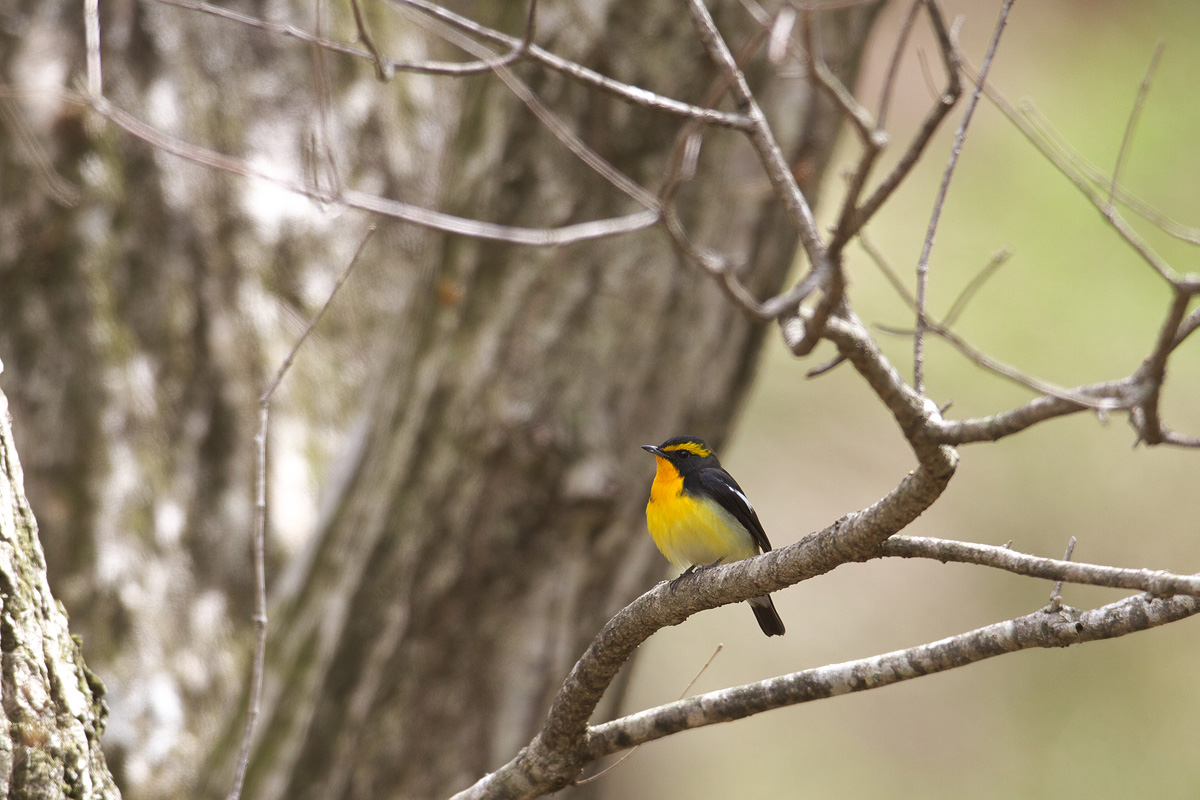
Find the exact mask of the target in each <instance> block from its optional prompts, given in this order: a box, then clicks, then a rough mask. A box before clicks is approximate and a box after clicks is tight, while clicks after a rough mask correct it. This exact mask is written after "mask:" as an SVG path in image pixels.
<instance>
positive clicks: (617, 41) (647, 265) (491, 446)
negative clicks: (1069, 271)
mask: <svg viewBox="0 0 1200 800" xmlns="http://www.w3.org/2000/svg"><path fill="white" fill-rule="evenodd" d="M738 16H739V15H735V14H732V13H731V14H730V15H729V17H730V18H731V19H734V18H737V17H738ZM869 17H870V13H869V12H867V11H865V10H863V9H855V10H853V11H852V12H850V13H849V14H846V15H843V16H841V17H838V18H837V20H838V22H839V23H840V24H837V25H829V26H827V28H828V29H830V30H833V31H836V33H837V35H836V36H834V37H831V40H830V42H829V43H828V45H827V50H826V52H827V53H834V54H843V53H844V54H846V55H845V57H844V60H843V59H842V58H838V57H836V56H835V58H834V60H835V62H841V63H842V64H843V65H845V64H852V63H854V61H853V58H852V56H851V54H853V53H857V51H858V49H859V48H860V47H861V44H862V39H863V37H864V36H865V33H866V24H865V23H866V20H868V19H869ZM596 18H597V19H602V20H603V21H604V25H603V26H602V27H600V28H598V29H596V31H595V38H592V37H591V36H585V35H584V33H583V32H582V31H581V29H580V28H579V27H576V26H573V25H571V24H570V20H566V19H555V18H554V16H553V11H552V10H550V9H548V10H546V11H545V12H544V13H543V16H542V20H541V24H540V26H539V41H541V42H542V43H543V44H544V45H545V46H547V47H548V48H549V49H552V50H554V51H555V52H558V53H560V54H563V55H566V56H567V57H568V58H573V59H577V60H579V61H581V62H583V63H585V64H587V65H589V66H593V67H597V68H599V69H602V70H604V71H607V72H611V73H613V74H616V75H618V76H620V77H621V78H622V79H624V80H627V81H629V82H632V83H637V84H639V85H646V86H653V87H655V88H656V89H657V90H658V91H661V92H663V93H665V94H668V95H672V96H676V97H681V98H685V99H689V100H692V101H696V100H698V99H699V98H701V97H702V96H703V94H704V92H705V90H706V88H707V87H708V85H709V83H710V82H711V81H712V79H713V78H714V71H713V69H712V67H711V66H710V64H709V63H708V60H707V58H706V56H705V55H704V53H703V51H702V50H701V48H700V47H699V46H698V45H697V43H696V38H695V35H694V31H693V30H692V29H691V28H690V24H689V23H688V21H687V18H686V16H685V15H683V14H681V13H680V9H679V7H678V6H677V5H676V4H674V3H653V4H645V3H642V2H636V3H635V2H616V3H609V4H607V5H604V6H602V7H601V8H600V9H598V10H597V11H596ZM727 24H730V29H729V30H727V35H728V36H730V38H731V39H732V40H733V41H735V42H737V41H741V40H743V39H744V38H745V37H746V35H747V33H748V30H747V29H745V28H742V29H741V30H740V31H739V30H737V25H735V24H732V23H727ZM739 24H740V23H739ZM649 31H656V32H657V37H656V38H654V39H652V40H651V39H648V36H649V34H648V32H649ZM842 71H843V74H845V73H846V72H847V70H846V69H845V67H844V66H843V70H842ZM526 77H527V79H528V80H529V81H530V82H531V84H532V85H533V87H534V88H535V90H536V91H537V93H538V94H539V96H541V97H543V98H546V99H547V102H549V103H550V104H551V105H552V106H553V107H554V108H555V110H556V111H557V112H558V113H559V114H560V115H562V116H563V117H564V118H565V119H566V120H567V121H568V124H570V125H571V127H573V128H574V129H575V130H579V131H582V132H584V134H585V136H586V137H587V139H588V142H589V144H591V145H592V146H593V147H595V148H596V149H597V150H599V151H600V152H601V154H602V155H604V156H605V157H606V158H608V159H609V160H610V161H611V162H612V163H614V164H615V165H616V166H617V167H618V168H619V169H621V170H622V171H624V172H625V173H626V174H628V175H631V176H633V177H634V178H635V179H636V180H639V181H640V182H643V183H644V184H648V185H653V183H654V181H655V177H656V176H657V175H659V174H660V173H661V170H662V167H663V163H664V159H665V157H666V152H667V149H668V148H669V146H670V144H671V142H672V139H673V134H674V132H675V131H676V130H678V126H679V123H678V122H677V121H675V120H671V119H663V118H654V117H653V115H643V114H640V113H639V114H635V115H633V116H632V117H631V116H630V113H629V110H628V109H627V108H625V107H623V106H621V105H620V104H619V103H618V102H617V101H615V100H611V99H609V98H606V97H597V96H595V94H594V93H593V92H591V91H589V90H586V89H583V88H581V87H579V86H577V85H573V84H571V83H569V82H567V81H565V80H563V79H562V78H561V77H559V76H553V75H550V76H547V75H545V74H536V73H533V74H529V75H527V76H526ZM759 79H760V81H761V80H762V76H759ZM441 90H442V91H445V92H461V95H460V96H459V97H460V99H456V100H455V103H456V104H458V106H459V107H460V108H461V113H460V116H459V117H458V118H457V119H456V120H455V121H454V122H455V125H456V128H457V129H456V130H454V131H452V132H451V136H450V141H449V144H448V146H447V150H446V154H445V164H446V172H445V173H444V177H443V179H442V186H443V187H444V188H443V197H444V200H443V201H442V203H441V205H442V207H449V208H451V209H453V210H459V209H461V210H462V212H463V213H470V214H471V215H473V216H481V217H483V218H486V219H490V220H497V221H500V222H505V223H514V224H523V225H560V224H567V223H570V222H575V221H580V220H587V219H595V218H601V217H605V216H611V215H613V214H616V213H618V212H621V211H624V210H626V209H627V208H628V201H626V200H625V199H624V198H621V197H619V196H617V195H616V193H615V192H613V191H611V190H610V189H608V187H606V186H604V185H603V184H602V183H601V182H600V180H599V179H598V178H597V177H596V176H595V175H593V174H591V173H590V172H588V171H587V169H586V168H584V167H583V166H581V165H580V164H579V163H578V162H576V161H575V160H574V158H573V157H572V156H570V155H569V154H568V153H566V152H565V150H564V149H563V148H561V147H560V146H558V145H557V144H556V143H555V142H554V141H553V140H552V139H550V138H549V136H548V135H547V134H546V133H545V132H544V131H542V130H540V129H539V128H538V126H537V123H536V122H535V121H534V120H533V119H532V117H531V116H530V115H529V114H527V113H525V112H524V110H523V109H521V108H519V107H514V104H513V103H512V101H511V99H510V98H508V97H507V94H506V90H505V89H504V88H503V86H501V85H499V83H498V82H497V81H494V80H481V81H472V82H469V83H463V84H458V85H453V86H446V87H443V88H442V89H441ZM759 91H760V96H762V97H764V98H766V99H767V103H768V105H769V107H770V108H771V110H772V111H773V112H774V114H775V115H776V116H777V118H779V119H780V120H781V121H782V122H783V124H782V125H781V128H782V131H783V133H782V138H783V144H784V147H785V148H786V152H787V153H788V154H789V155H790V157H791V158H792V161H793V163H795V164H797V166H798V169H800V170H801V171H802V172H803V174H805V175H807V176H808V180H807V181H806V184H807V188H808V189H809V190H810V191H811V190H812V189H813V188H814V186H815V183H816V180H817V178H818V177H819V175H820V174H821V168H822V166H823V165H824V162H825V160H826V159H827V158H828V150H829V147H830V145H831V144H832V141H833V131H834V128H835V127H836V121H835V119H834V118H832V117H831V116H830V115H828V113H827V109H826V107H825V106H824V104H823V103H822V102H820V101H819V98H817V97H814V95H813V94H811V92H810V90H809V87H808V86H807V85H806V84H805V83H803V82H795V81H793V82H791V83H790V84H784V83H781V82H774V83H771V84H770V85H769V86H768V85H761V84H760V87H759ZM641 117H648V119H643V118H641ZM482 137H486V142H485V143H484V144H485V145H486V146H485V147H481V142H480V139H481V138H482ZM805 159H807V160H808V162H809V163H803V164H801V162H802V160H805ZM467 165H469V167H470V168H469V169H467V168H464V167H465V166H467ZM763 183H764V182H763V179H762V178H761V171H760V170H759V169H757V167H756V165H755V164H753V162H752V159H751V155H750V153H749V151H748V149H747V148H744V146H741V143H740V142H737V141H736V140H735V137H734V136H732V135H714V136H710V137H709V140H708V144H707V150H706V155H705V159H704V163H703V166H702V175H701V178H700V179H698V181H697V186H698V188H697V189H696V190H695V191H690V192H688V196H687V198H686V200H685V205H684V209H685V218H686V219H687V221H688V223H689V224H690V225H691V227H692V229H693V230H695V231H697V232H698V235H699V236H700V237H701V238H702V239H703V240H705V241H707V242H712V243H719V244H720V245H721V246H722V247H723V248H725V249H726V250H728V251H730V252H732V253H733V254H734V255H735V257H739V258H743V259H744V260H745V263H746V265H747V267H746V271H745V276H744V278H745V280H746V282H747V283H748V284H749V285H751V286H752V287H753V288H754V289H755V290H756V291H758V292H760V293H763V294H766V293H768V292H773V291H776V290H777V289H778V288H779V287H780V286H781V284H782V281H783V279H784V276H785V273H786V272H787V270H788V267H789V265H790V260H791V257H792V254H793V251H794V247H795V233H794V231H793V230H792V229H790V228H789V226H787V225H786V224H785V223H784V222H783V220H782V217H781V214H780V213H779V211H778V205H777V203H775V202H774V201H773V199H772V198H771V197H770V196H769V195H768V194H767V193H765V192H764V191H763ZM423 238H424V240H425V242H426V251H425V254H424V257H423V263H424V264H425V265H426V268H425V269H422V270H415V271H412V273H411V278H410V281H411V282H410V285H409V286H408V287H407V288H406V291H405V293H404V296H403V298H402V303H401V305H400V307H399V308H398V313H397V316H396V320H395V328H394V333H393V335H392V336H391V341H392V342H393V347H392V351H391V353H390V354H389V358H388V361H387V363H386V365H385V368H384V369H383V370H382V371H381V372H382V374H381V379H380V382H379V384H378V385H377V387H376V388H375V390H374V391H373V393H372V397H373V398H374V401H373V403H372V405H371V407H370V409H369V412H368V413H367V416H366V420H367V421H366V432H365V434H364V436H363V437H362V439H361V441H360V450H359V451H358V452H357V453H356V454H355V455H354V457H352V458H351V459H350V462H351V463H352V464H353V465H354V471H353V473H352V474H351V475H350V477H349V478H348V480H347V482H346V484H345V489H344V491H343V492H342V494H341V495H340V496H339V498H338V500H337V503H336V505H335V507H334V510H333V512H332V513H331V515H330V518H329V521H328V523H327V524H326V526H325V527H324V528H323V530H322V531H321V532H320V535H319V539H318V542H317V546H316V549H315V551H314V553H313V555H312V558H311V560H310V561H309V562H308V564H307V565H306V572H305V574H304V577H303V579H302V580H301V581H300V582H299V584H298V586H297V587H296V588H295V589H294V590H293V591H292V592H291V593H290V594H289V596H288V597H287V598H286V599H285V601H284V604H283V605H282V606H281V607H280V608H279V609H278V611H277V612H276V613H275V615H274V620H275V622H274V628H273V631H274V634H273V636H272V644H271V649H270V656H269V659H270V664H271V672H270V678H269V682H270V684H271V688H270V690H269V692H270V695H271V696H270V699H269V702H268V704H267V707H266V709H265V718H264V722H263V726H264V727H263V730H262V734H261V740H260V742H259V746H258V747H257V749H256V751H255V753H254V758H253V761H252V763H251V770H250V774H249V779H248V791H249V793H250V794H251V795H252V796H255V797H262V798H284V797H287V798H307V797H312V798H317V797H320V798H338V797H347V798H349V797H436V796H440V795H444V794H446V793H447V792H450V791H452V790H455V789H459V788H462V787H463V786H465V785H467V784H469V783H470V782H471V781H473V780H474V779H475V778H476V777H478V776H479V775H480V774H481V773H482V772H484V771H485V770H487V769H488V768H492V767H495V766H496V765H497V764H499V763H502V762H503V761H505V760H507V759H508V758H509V757H511V756H512V754H513V753H514V752H515V751H516V750H517V749H518V748H520V747H521V745H522V744H524V743H525V742H526V741H528V739H529V737H530V735H531V734H532V733H533V732H534V731H535V730H536V729H537V728H538V727H539V726H540V723H541V721H542V719H543V718H544V715H545V711H546V708H547V707H548V704H549V701H550V699H551V696H552V694H553V692H554V691H555V690H556V688H557V687H558V685H559V683H560V682H561V681H562V679H563V677H564V676H565V675H566V673H567V671H568V670H569V668H570V665H571V664H572V663H573V661H574V659H575V658H576V657H577V656H578V655H579V653H580V652H581V651H582V649H583V647H584V646H585V645H586V643H587V642H588V641H589V640H590V639H591V637H592V636H593V635H594V633H595V631H596V630H597V629H598V628H599V626H600V624H601V623H602V622H603V620H604V619H605V618H607V617H608V616H609V615H610V614H611V613H613V612H614V611H615V610H616V609H617V608H619V607H620V606H621V605H622V604H624V603H625V602H627V601H628V600H629V599H630V598H631V597H632V596H633V595H634V594H635V593H636V592H637V591H638V590H639V589H642V588H645V587H646V586H647V585H648V584H649V583H650V582H651V581H652V580H653V579H654V578H655V577H656V576H657V575H659V574H660V573H661V570H662V566H661V563H660V562H659V560H658V558H657V555H656V554H653V553H652V552H651V550H650V548H649V547H648V546H647V544H646V540H645V536H644V532H643V524H642V521H641V519H642V507H643V506H644V503H645V494H646V483H647V480H648V476H649V465H648V464H645V463H644V457H643V454H641V453H640V451H639V450H638V449H637V447H636V445H637V444H639V443H644V442H648V441H659V440H661V439H663V438H666V437H667V436H668V435H671V434H676V433H679V432H681V431H701V432H703V433H704V434H705V435H706V436H709V437H711V438H714V439H716V440H717V441H720V440H722V439H723V438H724V436H725V433H726V431H727V428H728V425H729V422H730V420H731V418H732V416H733V414H734V412H735V410H736V409H737V407H738V403H739V401H740V399H741V397H742V395H743V393H744V391H745V389H746V387H747V384H748V381H749V379H750V377H751V374H752V371H753V365H754V361H755V355H756V353H757V351H758V345H759V341H760V338H761V334H762V328H761V327H756V326H754V325H753V324H751V323H750V322H748V321H747V320H746V319H745V318H744V317H742V316H741V315H740V314H739V313H738V312H737V311H736V310H735V309H734V308H733V307H732V306H731V304H730V303H729V302H728V301H727V300H726V298H725V297H724V296H723V295H722V294H721V292H720V291H719V290H718V289H717V287H716V286H715V285H714V284H713V283H712V282H710V281H708V280H705V279H703V278H702V277H701V276H698V275H697V274H696V273H695V272H694V271H693V270H691V269H690V268H688V267H687V266H686V265H685V264H683V263H682V262H681V259H679V258H678V257H677V256H676V255H675V254H674V253H673V252H672V250H671V248H670V246H669V244H668V243H667V241H666V240H665V237H663V236H662V235H661V234H660V233H659V232H656V231H650V232H645V233H642V234H638V235H634V236H628V237H622V238H620V239H617V240H609V241H603V242H599V243H591V244H588V245H586V246H573V247H564V248H560V249H557V250H552V251H536V252H533V251H530V250H528V249H519V248H512V247H505V246H498V245H494V244H487V243H480V242H472V241H465V240H462V239H456V238H452V237H445V236H440V235H432V234H425V235H424V237H423ZM446 285H450V286H451V287H453V289H454V291H453V299H451V300H447V299H446V297H445V292H442V293H441V295H440V297H441V300H440V301H439V287H444V286H446ZM222 772H223V771H220V770H214V771H213V772H212V774H214V775H216V774H222Z"/></svg>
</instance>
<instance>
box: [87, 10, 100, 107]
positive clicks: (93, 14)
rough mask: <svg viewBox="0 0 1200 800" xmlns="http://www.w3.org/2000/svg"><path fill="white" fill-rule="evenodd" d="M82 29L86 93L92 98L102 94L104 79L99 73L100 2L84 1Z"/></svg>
mask: <svg viewBox="0 0 1200 800" xmlns="http://www.w3.org/2000/svg"><path fill="white" fill-rule="evenodd" d="M83 27H84V30H85V32H86V35H87V91H88V94H89V95H90V96H92V97H100V96H102V95H103V94H104V78H103V75H102V73H101V71H100V2H99V0H85V2H84V4H83Z"/></svg>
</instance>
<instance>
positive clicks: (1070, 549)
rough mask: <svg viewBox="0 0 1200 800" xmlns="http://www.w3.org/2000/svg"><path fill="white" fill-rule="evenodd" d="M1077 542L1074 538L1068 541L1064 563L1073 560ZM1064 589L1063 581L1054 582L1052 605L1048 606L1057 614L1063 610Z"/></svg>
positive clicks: (1051, 593)
mask: <svg viewBox="0 0 1200 800" xmlns="http://www.w3.org/2000/svg"><path fill="white" fill-rule="evenodd" d="M1075 541H1076V540H1075V537H1074V536H1072V537H1071V538H1070V539H1069V540H1068V541H1067V552H1066V555H1064V556H1063V561H1070V560H1071V554H1072V553H1074V552H1075ZM1062 588H1063V579H1062V578H1059V579H1058V580H1057V581H1055V582H1054V588H1053V589H1051V590H1050V605H1049V606H1047V608H1049V610H1050V611H1055V612H1057V611H1061V610H1062Z"/></svg>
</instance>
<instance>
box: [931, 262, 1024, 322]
mask: <svg viewBox="0 0 1200 800" xmlns="http://www.w3.org/2000/svg"><path fill="white" fill-rule="evenodd" d="M1011 257H1012V250H1009V249H1008V248H1007V247H1002V248H1001V249H999V250H997V251H996V252H995V253H993V254H992V257H991V258H990V259H989V260H988V263H987V264H985V265H984V267H983V269H981V270H980V271H979V274H978V275H976V276H975V277H974V278H972V279H971V280H970V282H968V283H967V285H966V286H964V287H963V290H962V292H961V293H959V295H958V297H956V298H955V300H954V302H953V303H952V304H951V305H950V310H949V311H947V312H946V316H945V317H944V318H943V319H942V322H941V326H942V327H943V328H949V327H950V326H952V325H953V324H954V323H955V322H957V321H958V318H959V316H961V315H962V312H963V311H965V310H966V308H967V303H970V302H971V299H972V298H973V297H974V296H975V294H976V293H977V292H978V291H979V290H980V289H982V288H983V285H984V284H985V283H987V281H988V278H991V277H992V276H993V275H995V274H996V272H997V271H998V270H999V269H1000V268H1001V267H1002V266H1004V264H1005V262H1007V261H1008V259H1009V258H1011Z"/></svg>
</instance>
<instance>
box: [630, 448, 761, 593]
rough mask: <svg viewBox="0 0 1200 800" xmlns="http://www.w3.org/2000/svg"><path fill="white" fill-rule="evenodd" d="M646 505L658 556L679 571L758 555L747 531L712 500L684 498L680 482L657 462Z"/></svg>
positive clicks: (675, 473) (671, 469)
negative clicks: (659, 553)
mask: <svg viewBox="0 0 1200 800" xmlns="http://www.w3.org/2000/svg"><path fill="white" fill-rule="evenodd" d="M657 461H658V472H657V474H656V475H655V476H654V483H653V484H652V485H651V487H650V502H649V503H647V504H646V526H647V527H648V528H649V529H650V537H651V538H652V539H654V544H655V545H656V546H657V547H658V550H659V552H661V553H662V554H663V555H664V556H666V558H667V560H668V561H670V562H671V563H672V564H674V565H675V566H676V567H678V568H679V569H681V570H682V569H687V568H688V567H691V566H705V565H708V564H712V563H713V562H714V561H722V562H725V563H728V562H730V561H740V560H741V559H743V558H749V557H750V556H752V555H755V554H756V553H757V552H758V548H757V547H755V545H754V539H753V537H751V536H750V533H749V531H747V530H746V529H745V528H744V527H742V525H741V523H739V522H738V521H737V520H736V519H735V518H734V517H733V515H732V514H730V513H729V512H728V511H726V510H725V509H723V508H721V506H720V505H719V504H718V503H717V502H716V501H714V500H702V499H697V498H695V497H692V496H691V495H688V494H685V493H684V491H683V478H682V477H681V476H680V475H679V472H678V471H677V470H676V469H675V468H674V467H673V466H672V465H671V464H670V463H668V462H666V461H665V460H663V459H661V458H659V459H657Z"/></svg>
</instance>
